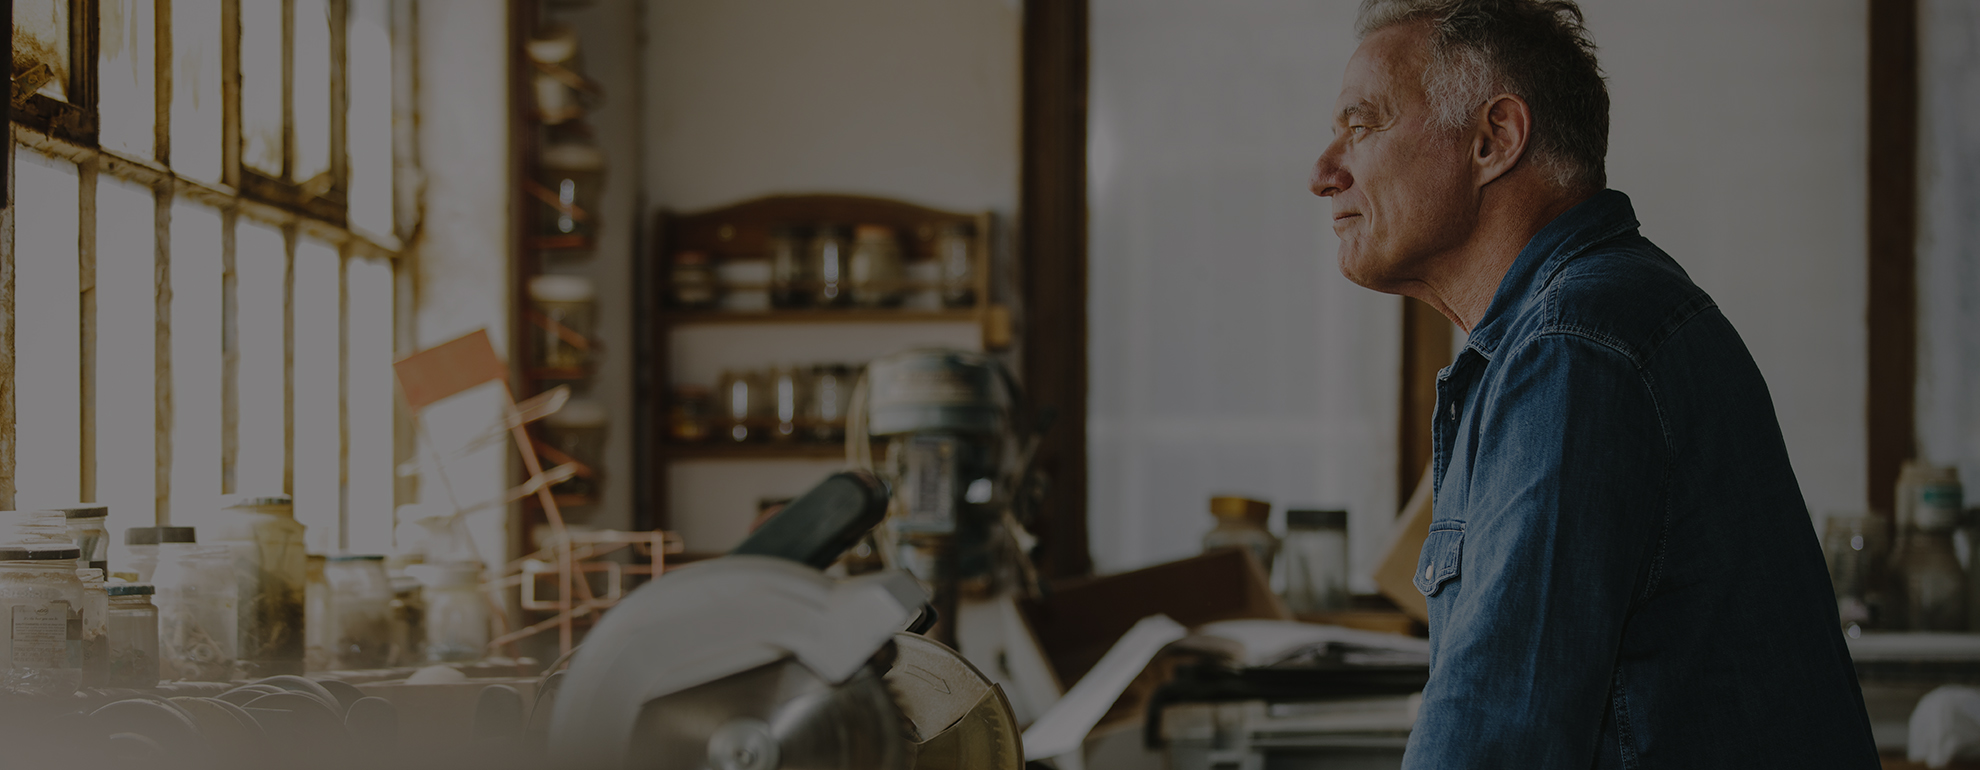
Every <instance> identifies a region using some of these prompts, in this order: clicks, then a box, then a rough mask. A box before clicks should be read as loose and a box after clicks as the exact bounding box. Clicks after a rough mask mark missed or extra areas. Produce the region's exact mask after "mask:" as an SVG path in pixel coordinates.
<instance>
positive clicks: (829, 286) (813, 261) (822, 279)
mask: <svg viewBox="0 0 1980 770" xmlns="http://www.w3.org/2000/svg"><path fill="white" fill-rule="evenodd" d="M851 252H852V231H851V230H849V229H848V228H846V227H845V226H844V225H824V226H822V227H819V228H818V229H817V230H815V231H813V232H812V234H811V243H810V244H809V245H808V246H806V247H805V261H806V262H807V263H809V264H810V265H811V270H810V273H811V281H812V287H813V291H812V293H811V303H812V304H814V305H817V306H819V307H830V306H833V305H843V304H845V303H846V299H847V296H846V282H847V281H848V280H849V279H850V278H851V275H850V274H849V273H848V272H847V265H846V260H847V258H848V256H849V255H850V254H851Z"/></svg>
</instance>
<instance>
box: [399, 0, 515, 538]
mask: <svg viewBox="0 0 1980 770" xmlns="http://www.w3.org/2000/svg"><path fill="white" fill-rule="evenodd" d="M508 34H509V30H508V16H507V14H503V13H491V12H489V6H488V5H487V4H485V3H482V2H477V1H476V0H421V2H420V4H419V83H420V89H419V94H420V103H419V111H420V115H419V119H420V123H419V146H420V161H421V165H422V167H423V169H424V172H425V176H426V190H425V195H424V197H423V200H424V204H425V214H424V225H423V229H422V230H421V231H420V237H419V239H418V240H417V241H415V242H414V244H413V250H414V253H415V255H416V256H415V259H416V260H417V265H418V271H419V274H418V283H417V289H416V291H417V292H418V300H417V311H416V313H415V318H414V324H415V332H414V338H415V343H416V344H417V345H418V346H419V347H420V348H422V349H423V348H427V347H430V346H433V345H437V344H439V343H442V342H446V341H447V340H450V339H453V338H455V337H458V336H460V335H462V334H466V333H468V332H472V331H474V330H476V329H487V330H488V333H489V336H490V338H491V339H492V340H493V341H494V343H495V349H496V351H498V352H501V351H506V350H507V349H508V341H507V340H508V333H509V323H510V315H509V313H510V308H509V304H510V303H509V298H510V297H511V296H513V294H512V293H511V291H510V286H511V275H510V273H511V270H510V266H509V254H510V251H509V234H510V227H509V189H510V185H509V181H510V180H509V163H508V158H509V132H508V125H509V91H508V88H509V86H508V45H509V44H508ZM449 406H450V407H454V408H451V409H450V410H449V411H448V413H447V414H446V415H445V416H444V419H443V422H447V423H449V424H448V425H442V426H437V427H439V428H441V430H442V431H443V432H454V433H470V434H472V433H478V432H479V431H480V430H482V428H481V426H487V425H499V424H500V421H501V412H500V411H499V410H498V409H497V408H496V404H495V403H491V402H489V401H487V400H485V399H484V400H481V401H479V402H472V401H466V402H463V403H460V404H454V405H449ZM429 427H435V426H432V425H431V424H429ZM450 428H451V429H453V430H452V431H449V429H450ZM513 456H514V453H513V451H508V452H500V451H497V452H486V453H480V454H476V455H473V456H470V457H467V458H463V459H462V460H461V461H459V462H454V463H450V464H449V467H448V468H447V471H448V481H450V482H451V483H452V486H453V488H454V491H455V492H456V494H457V495H459V496H461V497H463V498H465V499H476V500H478V499H488V498H492V497H497V496H499V495H500V494H501V493H502V491H503V490H504V489H506V488H507V485H508V473H509V465H508V463H509V462H510V460H509V458H511V457H513ZM433 474H434V469H433V468H432V467H430V465H429V466H428V467H425V468H424V469H423V474H422V478H421V483H420V495H421V502H423V503H427V504H432V505H439V506H445V505H446V504H447V498H446V496H445V487H444V486H443V485H442V484H441V482H440V480H439V479H437V478H435V477H434V476H433ZM505 510H506V508H496V509H495V510H492V511H488V512H485V513H479V514H475V515H474V517H473V518H472V519H471V520H470V526H471V529H472V531H473V532H474V535H475V541H476V544H477V546H478V547H479V548H480V549H481V555H482V557H483V558H484V559H488V560H490V561H491V562H492V563H497V564H499V563H500V562H501V561H502V560H504V559H506V558H507V556H508V553H507V549H508V540H507V531H508V529H507V522H506V521H505V520H504V511H505Z"/></svg>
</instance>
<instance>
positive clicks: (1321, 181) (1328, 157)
mask: <svg viewBox="0 0 1980 770" xmlns="http://www.w3.org/2000/svg"><path fill="white" fill-rule="evenodd" d="M1352 184H1354V177H1353V176H1350V175H1349V174H1348V172H1347V169H1345V168H1342V167H1341V145H1340V142H1334V143H1332V144H1329V145H1327V151H1326V152H1323V153H1320V159H1319V160H1316V161H1314V162H1313V178H1312V179H1311V180H1309V182H1308V186H1307V189H1310V190H1312V191H1313V194H1314V195H1318V196H1320V197H1322V198H1331V197H1333V196H1335V195H1338V194H1340V193H1341V191H1343V190H1346V189H1347V188H1348V186H1349V185H1352Z"/></svg>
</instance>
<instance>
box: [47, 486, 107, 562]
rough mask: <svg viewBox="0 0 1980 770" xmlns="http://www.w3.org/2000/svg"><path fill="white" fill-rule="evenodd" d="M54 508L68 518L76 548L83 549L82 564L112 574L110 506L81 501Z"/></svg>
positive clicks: (71, 536) (70, 535)
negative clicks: (109, 524)
mask: <svg viewBox="0 0 1980 770" xmlns="http://www.w3.org/2000/svg"><path fill="white" fill-rule="evenodd" d="M53 510H57V511H61V512H62V515H63V516H64V517H66V518H67V519H68V525H69V537H70V538H71V539H73V540H75V543H76V548H77V549H78V550H81V551H82V564H83V565H84V566H88V567H95V568H96V569H100V570H103V574H105V575H108V574H110V528H109V526H107V522H108V521H109V520H110V507H109V506H107V505H97V504H95V503H81V504H77V505H71V506H64V507H61V508H55V509H53Z"/></svg>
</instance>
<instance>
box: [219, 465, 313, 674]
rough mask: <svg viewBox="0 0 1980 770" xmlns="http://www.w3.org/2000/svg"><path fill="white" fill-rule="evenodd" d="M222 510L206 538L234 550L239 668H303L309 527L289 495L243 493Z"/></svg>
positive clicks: (244, 671) (244, 670)
mask: <svg viewBox="0 0 1980 770" xmlns="http://www.w3.org/2000/svg"><path fill="white" fill-rule="evenodd" d="M220 513H221V515H220V516H219V517H218V518H217V520H216V521H215V523H213V524H211V525H208V526H207V527H206V541H207V542H208V543H209V544H213V545H224V546H226V547H227V548H229V549H231V550H232V551H233V554H234V583H235V587H236V588H235V596H236V597H237V603H236V611H237V612H238V613H239V619H238V620H237V622H236V633H237V634H238V635H239V636H238V642H237V643H236V646H235V665H236V666H237V667H238V668H239V669H240V670H239V672H238V673H239V674H240V676H241V677H242V678H245V679H260V678H262V677H267V676H274V675H276V674H301V673H303V670H304V668H303V628H304V626H303V624H304V618H303V581H304V579H305V578H306V577H307V575H306V569H307V568H306V562H307V554H306V553H305V551H304V546H303V533H304V530H305V527H304V526H303V525H302V523H301V522H298V521H296V517H295V513H294V506H293V504H292V503H291V501H290V499H289V496H288V495H241V496H238V497H235V498H233V499H232V500H230V501H229V503H228V506H227V507H226V508H225V509H223V510H222V511H221V512H220Z"/></svg>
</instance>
